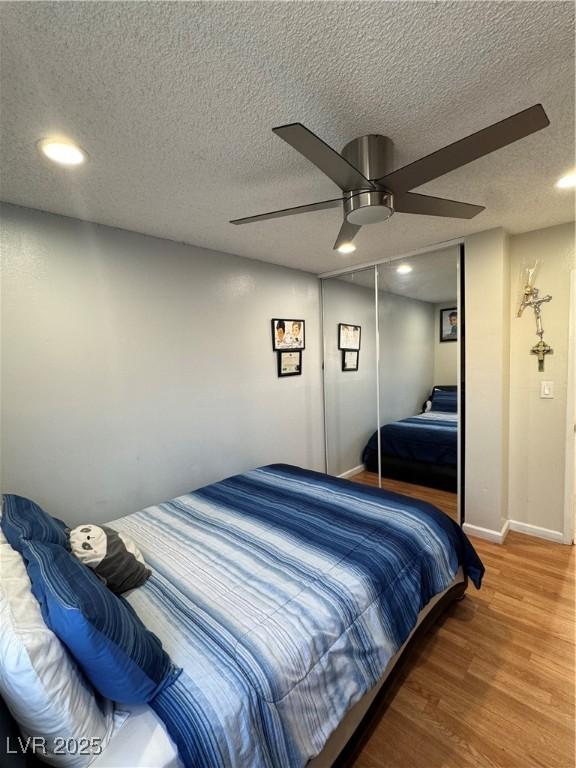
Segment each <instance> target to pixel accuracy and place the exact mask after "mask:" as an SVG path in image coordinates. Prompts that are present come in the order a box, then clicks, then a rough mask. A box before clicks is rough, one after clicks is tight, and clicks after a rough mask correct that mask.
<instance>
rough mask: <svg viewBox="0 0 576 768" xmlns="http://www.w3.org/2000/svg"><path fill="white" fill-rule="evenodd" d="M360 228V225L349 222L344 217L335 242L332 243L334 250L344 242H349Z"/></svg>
mask: <svg viewBox="0 0 576 768" xmlns="http://www.w3.org/2000/svg"><path fill="white" fill-rule="evenodd" d="M360 229H361V227H359V226H358V225H357V224H350V222H349V221H346V219H344V221H343V222H342V226H341V227H340V232H338V237H337V238H336V242H335V243H334V250H335V251H337V250H338V248H340V246H342V245H344V243H351V242H352V240H354V238H355V237H356V235H357V234H358V232H360Z"/></svg>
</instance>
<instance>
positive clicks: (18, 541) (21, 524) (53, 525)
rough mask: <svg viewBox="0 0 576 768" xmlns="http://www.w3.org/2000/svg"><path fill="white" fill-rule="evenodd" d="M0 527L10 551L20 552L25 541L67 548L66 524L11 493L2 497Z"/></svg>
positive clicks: (32, 503)
mask: <svg viewBox="0 0 576 768" xmlns="http://www.w3.org/2000/svg"><path fill="white" fill-rule="evenodd" d="M0 525H1V526H2V531H3V532H4V536H6V538H7V539H8V541H9V542H10V545H11V547H12V549H15V550H17V551H18V552H22V550H23V548H24V545H25V542H27V541H45V542H50V543H52V544H58V545H59V546H61V547H66V548H68V546H69V544H68V528H67V527H66V524H65V523H63V522H62V520H58V519H57V518H55V517H51V516H50V515H49V514H47V513H46V512H44V510H43V509H41V508H40V507H39V506H38V505H37V504H35V503H34V502H33V501H30V499H25V498H24V497H23V496H16V495H14V494H12V493H7V494H5V495H4V497H3V505H2V521H1V523H0Z"/></svg>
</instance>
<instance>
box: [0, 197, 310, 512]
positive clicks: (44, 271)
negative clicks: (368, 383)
mask: <svg viewBox="0 0 576 768" xmlns="http://www.w3.org/2000/svg"><path fill="white" fill-rule="evenodd" d="M223 226H226V224H223ZM1 238H2V239H1V245H2V254H3V262H4V277H3V317H2V320H3V345H2V415H3V423H2V488H3V490H4V491H5V492H14V493H19V494H22V495H25V496H29V497H31V498H33V499H35V500H36V501H38V502H39V503H40V504H41V505H43V506H45V507H46V509H47V510H48V511H50V512H51V513H52V514H55V515H57V516H60V517H62V518H63V519H65V520H66V521H68V522H71V523H77V522H81V521H85V520H92V521H106V520H110V519H112V518H114V517H118V516H120V515H123V514H127V513H130V512H132V511H134V510H137V509H139V508H141V507H143V506H146V505H148V504H151V503H154V502H157V501H160V500H162V499H167V498H171V497H173V496H176V495H177V494H180V493H183V492H185V491H187V490H190V489H193V488H195V487H198V486H201V485H203V484H206V483H209V482H212V481H214V480H217V479H219V478H222V477H224V476H226V475H229V474H232V473H235V472H239V471H242V470H244V469H247V468H250V467H255V466H258V465H261V464H266V463H269V462H274V461H285V462H290V463H294V464H298V465H301V466H305V467H309V468H313V469H323V466H324V455H323V424H322V396H321V355H320V333H319V313H320V309H319V282H318V280H317V279H316V278H315V277H314V276H312V275H308V274H306V273H303V272H298V271H294V270H289V269H284V268H281V267H276V266H272V265H269V264H264V263H261V262H257V261H251V260H247V259H241V258H238V257H235V256H230V255H227V254H223V253H218V252H215V251H208V250H203V249H200V248H194V247H190V246H185V245H181V244H177V243H174V242H169V241H166V240H159V239H155V238H151V237H145V236H142V235H138V234H134V233H130V232H126V231H122V230H117V229H112V228H107V227H100V226H94V225H90V224H86V223H82V222H79V221H75V220H72V219H66V218H62V217H58V216H52V215H49V214H44V213H40V212H38V211H32V210H29V209H24V208H18V207H15V206H9V205H7V206H4V207H3V209H2V231H1ZM277 316H280V317H281V316H288V317H290V316H295V317H298V318H304V319H305V320H306V350H305V352H304V353H303V374H302V376H299V377H293V378H284V379H278V378H277V375H276V357H275V354H274V353H273V352H272V346H271V332H270V319H271V318H272V317H277Z"/></svg>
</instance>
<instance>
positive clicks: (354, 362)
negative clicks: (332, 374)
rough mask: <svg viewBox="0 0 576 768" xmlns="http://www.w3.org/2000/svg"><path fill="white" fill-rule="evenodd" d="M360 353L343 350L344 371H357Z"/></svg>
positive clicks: (353, 350) (355, 350)
mask: <svg viewBox="0 0 576 768" xmlns="http://www.w3.org/2000/svg"><path fill="white" fill-rule="evenodd" d="M359 357H360V352H359V351H358V350H357V349H343V350H342V370H343V371H357V370H358V359H359Z"/></svg>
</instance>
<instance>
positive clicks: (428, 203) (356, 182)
mask: <svg viewBox="0 0 576 768" xmlns="http://www.w3.org/2000/svg"><path fill="white" fill-rule="evenodd" d="M549 124H550V121H549V120H548V117H547V115H546V112H545V111H544V108H543V107H542V105H541V104H536V105H535V106H533V107H529V108H528V109H525V110H523V111H522V112H518V113H517V114H515V115H512V116H511V117H507V118H506V119H505V120H501V121H500V122H498V123H494V125H491V126H488V128H484V129H482V130H481V131H477V132H476V133H473V134H471V135H470V136H467V137H466V138H464V139H460V141H456V142H454V143H453V144H450V145H448V146H447V147H444V148H443V149H439V150H438V151H437V152H433V153H432V154H430V155H426V157H423V158H421V159H420V160H416V161H415V162H413V163H410V164H409V165H405V166H404V167H403V168H399V169H397V170H395V171H391V170H390V169H391V166H392V157H393V150H394V144H393V142H392V140H391V139H389V138H388V137H387V136H380V135H377V134H370V135H367V136H360V137H359V138H357V139H353V140H352V141H350V142H348V144H346V146H345V147H344V149H343V150H342V153H341V154H339V153H338V152H336V151H335V150H334V149H332V147H330V146H329V145H328V144H326V142H324V141H323V140H322V139H320V138H319V137H318V136H316V135H315V134H314V133H312V131H309V130H308V128H306V127H305V126H304V125H302V124H301V123H290V124H288V125H282V126H280V127H279V128H273V129H272V130H273V132H274V133H275V134H276V135H277V136H279V137H280V138H281V139H283V140H284V141H285V142H287V143H288V144H290V146H291V147H293V148H294V149H296V150H297V151H298V152H300V154H302V155H304V157H306V158H307V159H308V160H309V161H310V162H311V163H313V164H314V165H315V166H316V167H317V168H319V169H320V170H321V171H322V172H323V173H324V174H326V176H328V177H329V178H330V179H332V181H333V182H334V183H335V184H336V185H337V186H338V187H340V189H341V191H342V192H343V196H342V197H338V198H333V199H331V200H324V201H321V202H319V203H311V204H310V205H299V206H296V207H295V208H284V209H282V210H280V211H271V212H269V213H263V214H259V215H257V216H248V217H245V218H242V219H234V220H233V221H231V222H230V223H231V224H250V223H253V222H256V221H265V220H266V219H275V218H280V217H283V216H292V215H294V214H298V213H312V212H314V211H320V210H326V209H328V208H337V207H338V206H341V207H342V212H343V222H342V226H341V228H340V232H339V234H338V237H337V238H336V242H335V243H334V249H335V250H340V251H343V246H346V245H349V244H350V243H351V242H352V240H353V239H354V237H355V236H356V235H357V234H358V232H359V231H360V228H361V227H363V226H365V225H367V224H376V223H378V222H382V221H386V220H387V219H389V218H390V216H392V214H393V213H394V212H398V213H410V214H418V215H424V216H442V217H447V218H457V219H471V218H473V217H474V216H477V215H478V214H479V213H481V212H482V211H483V210H484V206H482V205H473V204H471V203H461V202H458V201H456V200H447V199H444V198H440V197H430V196H429V195H421V194H416V193H414V192H411V190H412V189H415V188H416V187H419V186H421V185H423V184H426V183H427V182H429V181H432V180H433V179H436V178H438V177H440V176H443V175H444V174H446V173H449V172H450V171H453V170H455V169H456V168H460V167H462V166H463V165H467V164H468V163H471V162H472V161H473V160H477V159H478V158H480V157H483V156H485V155H488V154H490V153H491V152H494V151H496V150H497V149H500V148H502V147H505V146H507V145H509V144H512V143H514V142H515V141H518V140H519V139H522V138H524V137H525V136H529V135H530V134H531V133H535V132H536V131H539V130H541V129H542V128H546V127H547V126H548V125H549ZM348 252H350V251H348Z"/></svg>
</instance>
